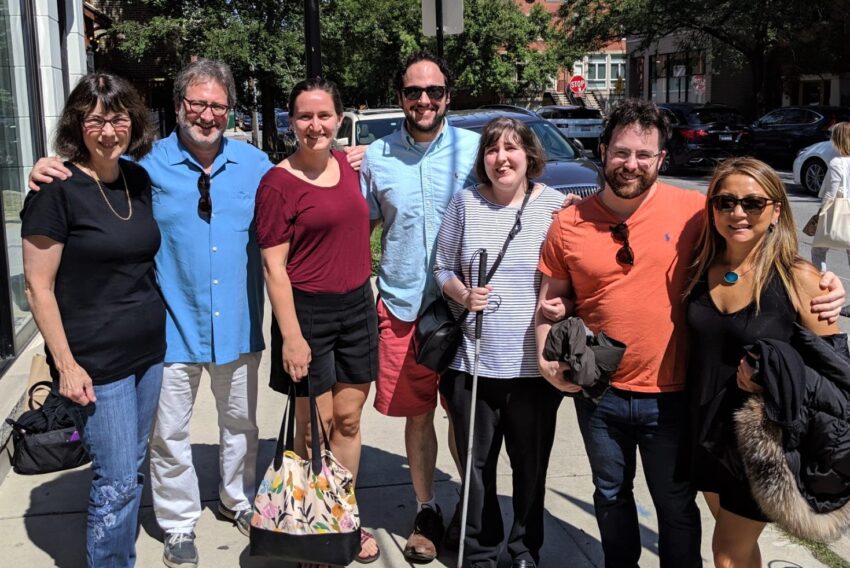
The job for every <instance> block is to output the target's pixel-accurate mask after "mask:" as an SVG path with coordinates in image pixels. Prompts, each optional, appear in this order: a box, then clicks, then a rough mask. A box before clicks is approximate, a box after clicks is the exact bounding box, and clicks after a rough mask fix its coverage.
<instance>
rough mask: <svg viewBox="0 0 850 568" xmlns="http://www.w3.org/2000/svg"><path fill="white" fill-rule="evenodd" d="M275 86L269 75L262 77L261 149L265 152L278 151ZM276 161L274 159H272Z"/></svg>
mask: <svg viewBox="0 0 850 568" xmlns="http://www.w3.org/2000/svg"><path fill="white" fill-rule="evenodd" d="M274 89H275V85H274V79H273V78H272V77H271V76H269V75H265V74H264V75H261V76H260V100H261V101H262V104H261V105H260V108H261V109H262V113H263V144H262V146H261V148H262V149H263V150H264V151H265V152H267V153H268V152H276V151H278V140H277V117H276V116H275V111H274V108H275V107H274V103H275V97H274V95H275V93H274ZM272 160H273V161H274V158H272Z"/></svg>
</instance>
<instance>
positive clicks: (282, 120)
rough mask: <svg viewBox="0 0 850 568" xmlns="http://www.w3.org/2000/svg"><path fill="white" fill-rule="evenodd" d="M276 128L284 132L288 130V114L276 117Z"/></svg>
mask: <svg viewBox="0 0 850 568" xmlns="http://www.w3.org/2000/svg"><path fill="white" fill-rule="evenodd" d="M277 127H278V129H281V130H286V129H287V128H289V115H288V114H279V115H277Z"/></svg>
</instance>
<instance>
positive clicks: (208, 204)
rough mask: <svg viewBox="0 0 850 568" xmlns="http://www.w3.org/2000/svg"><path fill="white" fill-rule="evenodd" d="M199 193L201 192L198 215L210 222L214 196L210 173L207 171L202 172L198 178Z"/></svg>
mask: <svg viewBox="0 0 850 568" xmlns="http://www.w3.org/2000/svg"><path fill="white" fill-rule="evenodd" d="M198 193H200V194H201V196H200V197H199V198H198V215H199V216H200V217H201V219H203V220H204V221H206V222H207V223H209V222H210V217H211V216H212V197H211V196H210V175H209V174H208V173H206V172H203V173H201V177H199V178H198Z"/></svg>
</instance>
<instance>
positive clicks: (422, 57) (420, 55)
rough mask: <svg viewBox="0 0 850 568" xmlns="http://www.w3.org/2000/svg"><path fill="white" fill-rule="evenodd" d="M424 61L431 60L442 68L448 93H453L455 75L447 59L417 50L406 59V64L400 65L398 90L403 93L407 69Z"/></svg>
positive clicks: (397, 82)
mask: <svg viewBox="0 0 850 568" xmlns="http://www.w3.org/2000/svg"><path fill="white" fill-rule="evenodd" d="M422 61H430V62H431V63H433V64H434V65H436V66H437V67H438V68H439V69H440V73H442V74H443V78H444V79H445V80H446V93H447V94H451V92H452V85H453V84H454V76H453V75H452V72H451V69H449V64H448V63H446V60H445V59H443V58H442V57H437V56H436V55H433V54H431V53H429V52H427V51H417V52H415V53H411V54H410V55H409V56H408V58H407V59H406V60H405V61H404V65H403V66H402V67H400V68H399V70H398V73H396V77H395V89H396V92H397V93H398V94H399V95H401V90H402V88H404V76H405V74H406V73H407V70H408V69H410V67H411V66H413V65H415V64H417V63H420V62H422ZM423 86H426V85H423Z"/></svg>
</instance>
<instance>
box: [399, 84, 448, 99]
mask: <svg viewBox="0 0 850 568" xmlns="http://www.w3.org/2000/svg"><path fill="white" fill-rule="evenodd" d="M401 93H402V94H403V95H404V98H406V99H407V100H409V101H418V100H419V99H420V98H422V93H425V94H426V95H428V98H429V99H431V100H432V101H439V100H441V99H442V98H443V97H445V96H446V86H445V85H428V86H427V87H404V88H402V90H401Z"/></svg>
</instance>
